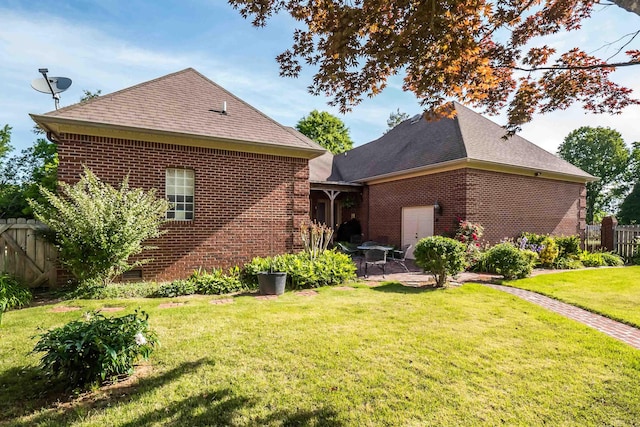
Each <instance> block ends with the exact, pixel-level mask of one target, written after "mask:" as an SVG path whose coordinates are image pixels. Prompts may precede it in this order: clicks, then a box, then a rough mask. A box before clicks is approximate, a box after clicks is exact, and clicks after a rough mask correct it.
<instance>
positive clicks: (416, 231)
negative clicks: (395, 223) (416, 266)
mask: <svg viewBox="0 0 640 427" xmlns="http://www.w3.org/2000/svg"><path fill="white" fill-rule="evenodd" d="M433 218H434V215H433V206H415V207H410V208H402V245H403V246H404V245H413V247H412V248H411V249H410V250H409V252H408V253H407V258H410V259H414V257H413V249H414V248H415V247H416V243H418V241H419V240H420V239H422V238H423V237H428V236H433Z"/></svg>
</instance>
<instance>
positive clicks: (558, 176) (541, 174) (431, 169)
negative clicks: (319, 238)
mask: <svg viewBox="0 0 640 427" xmlns="http://www.w3.org/2000/svg"><path fill="white" fill-rule="evenodd" d="M463 168H468V169H478V170H483V171H491V172H501V173H508V174H513V175H522V176H532V177H535V178H539V179H552V180H556V181H568V182H576V183H581V184H586V183H587V182H592V181H596V180H597V179H598V178H596V177H593V176H591V175H577V174H568V173H562V172H557V171H551V170H548V169H544V168H540V169H538V168H528V167H522V166H514V165H506V164H503V163H496V162H488V161H484V160H476V159H471V158H468V157H467V158H462V159H456V160H450V161H447V162H441V163H436V164H433V165H428V166H422V167H419V168H413V169H407V170H403V171H397V172H391V173H388V174H382V175H376V176H371V177H366V178H361V179H357V180H355V182H360V183H366V184H369V185H372V184H382V183H385V182H391V181H398V180H401V179H407V178H414V177H418V176H423V175H432V174H436V173H442V172H448V171H453V170H458V169H463Z"/></svg>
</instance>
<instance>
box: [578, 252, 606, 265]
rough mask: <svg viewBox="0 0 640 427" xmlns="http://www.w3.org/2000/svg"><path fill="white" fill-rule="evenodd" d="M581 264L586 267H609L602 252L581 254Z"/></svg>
mask: <svg viewBox="0 0 640 427" xmlns="http://www.w3.org/2000/svg"><path fill="white" fill-rule="evenodd" d="M580 262H582V264H583V265H584V266H585V267H602V266H605V265H607V264H606V263H605V261H604V258H603V257H602V253H601V252H588V251H583V252H582V253H581V254H580Z"/></svg>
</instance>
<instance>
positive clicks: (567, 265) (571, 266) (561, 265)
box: [553, 257, 584, 270]
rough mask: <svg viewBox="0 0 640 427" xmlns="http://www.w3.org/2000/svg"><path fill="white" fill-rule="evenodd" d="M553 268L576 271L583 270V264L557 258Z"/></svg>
mask: <svg viewBox="0 0 640 427" xmlns="http://www.w3.org/2000/svg"><path fill="white" fill-rule="evenodd" d="M553 267H554V268H557V269H559V270H578V269H580V268H584V264H583V263H582V262H580V260H579V259H575V258H560V257H558V258H557V259H556V262H555V263H554V264H553Z"/></svg>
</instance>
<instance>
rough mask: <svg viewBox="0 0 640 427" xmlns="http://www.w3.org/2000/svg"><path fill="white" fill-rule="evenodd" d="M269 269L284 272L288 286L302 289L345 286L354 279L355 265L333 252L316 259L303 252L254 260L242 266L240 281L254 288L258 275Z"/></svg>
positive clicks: (318, 255)
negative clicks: (346, 282) (343, 284)
mask: <svg viewBox="0 0 640 427" xmlns="http://www.w3.org/2000/svg"><path fill="white" fill-rule="evenodd" d="M270 270H272V271H282V272H285V273H287V283H288V287H290V288H291V289H304V288H317V287H320V286H333V285H339V284H341V283H344V282H345V281H347V280H349V279H353V278H355V273H356V266H355V264H354V263H353V261H352V260H351V258H350V257H349V256H348V255H346V254H343V253H339V252H335V251H333V250H326V251H322V252H320V253H319V254H316V255H315V259H312V258H311V256H310V255H309V254H308V253H305V252H301V253H298V254H283V255H276V256H275V257H266V258H261V257H256V258H254V259H253V260H251V262H249V263H248V264H246V265H245V266H244V269H243V270H242V273H241V275H240V276H241V280H242V281H243V282H244V283H246V284H250V285H252V286H257V284H258V276H257V274H258V272H260V271H270Z"/></svg>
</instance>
